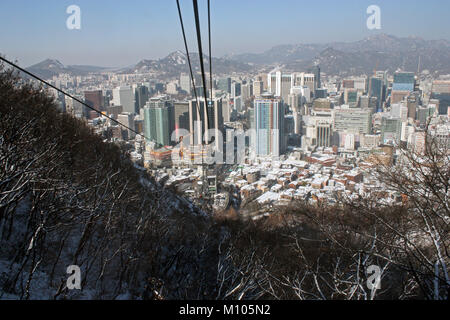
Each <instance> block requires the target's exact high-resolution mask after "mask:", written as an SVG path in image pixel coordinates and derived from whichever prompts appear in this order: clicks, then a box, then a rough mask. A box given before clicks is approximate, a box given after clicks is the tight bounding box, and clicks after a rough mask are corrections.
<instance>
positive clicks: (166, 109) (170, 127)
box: [144, 96, 175, 146]
mask: <svg viewBox="0 0 450 320" xmlns="http://www.w3.org/2000/svg"><path fill="white" fill-rule="evenodd" d="M174 127H175V121H174V108H173V102H172V101H170V100H168V99H167V98H166V97H163V96H160V97H155V98H151V99H150V100H149V101H148V102H147V104H146V106H145V107H144V133H145V137H146V139H147V142H154V143H155V144H156V145H157V146H168V145H170V144H171V135H172V133H173V131H174Z"/></svg>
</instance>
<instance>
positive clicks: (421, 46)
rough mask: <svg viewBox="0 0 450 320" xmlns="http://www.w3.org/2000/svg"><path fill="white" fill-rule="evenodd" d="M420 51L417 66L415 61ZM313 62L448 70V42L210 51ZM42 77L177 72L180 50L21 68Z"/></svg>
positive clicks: (182, 66) (390, 40) (388, 40)
mask: <svg viewBox="0 0 450 320" xmlns="http://www.w3.org/2000/svg"><path fill="white" fill-rule="evenodd" d="M419 57H420V66H419ZM190 58H191V63H192V68H193V70H194V72H195V73H197V72H200V63H199V55H198V53H190ZM203 58H204V65H205V70H206V71H209V57H208V56H207V55H204V57H203ZM316 64H319V65H320V67H321V69H322V71H323V72H325V73H328V74H361V73H370V72H372V71H373V70H374V69H375V68H378V69H380V70H388V71H390V72H394V71H395V70H397V69H398V68H401V69H403V70H408V71H416V70H417V69H418V67H420V69H421V70H425V69H427V70H429V71H430V72H437V73H440V74H443V73H447V74H448V73H450V42H449V41H448V40H424V39H422V38H419V37H407V38H400V37H395V36H392V35H387V34H377V35H373V36H370V37H367V38H365V39H363V40H359V41H354V42H332V43H327V44H293V45H279V46H275V47H273V48H271V49H269V50H267V51H265V52H263V53H245V54H237V55H225V56H224V57H222V58H217V57H213V58H212V66H213V74H216V75H221V74H231V73H234V72H236V73H246V72H253V71H256V70H257V69H261V68H263V67H269V66H273V65H277V66H280V67H282V68H283V69H285V70H306V69H307V68H309V67H311V66H313V65H316ZM27 70H28V71H30V72H33V73H36V74H38V75H39V76H41V77H44V78H51V77H53V76H54V75H58V74H61V73H68V74H70V75H87V74H89V73H98V72H104V71H114V72H118V73H155V74H158V77H160V78H161V79H164V78H166V79H169V78H174V77H178V76H179V74H180V73H188V72H189V67H188V61H187V57H186V54H185V53H183V52H181V51H175V52H172V53H170V54H169V55H167V56H166V57H164V58H161V59H153V60H152V59H143V60H141V61H139V62H138V63H137V64H135V65H132V66H130V67H126V68H122V69H113V68H104V67H96V66H82V65H80V66H77V65H70V66H65V65H63V64H62V63H61V62H60V61H58V60H55V59H47V60H45V61H42V62H40V63H38V64H35V65H33V66H31V67H29V68H28V69H27Z"/></svg>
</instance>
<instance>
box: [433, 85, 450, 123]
mask: <svg viewBox="0 0 450 320" xmlns="http://www.w3.org/2000/svg"><path fill="white" fill-rule="evenodd" d="M431 98H432V99H436V100H439V110H438V112H439V114H441V115H445V114H447V112H448V108H449V107H450V81H442V80H438V81H433V87H432V89H431Z"/></svg>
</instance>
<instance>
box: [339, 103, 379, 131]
mask: <svg viewBox="0 0 450 320" xmlns="http://www.w3.org/2000/svg"><path fill="white" fill-rule="evenodd" d="M333 112H334V131H337V132H350V133H359V134H370V133H371V130H372V111H371V110H368V109H366V110H362V109H354V108H350V109H339V108H338V109H334V110H333Z"/></svg>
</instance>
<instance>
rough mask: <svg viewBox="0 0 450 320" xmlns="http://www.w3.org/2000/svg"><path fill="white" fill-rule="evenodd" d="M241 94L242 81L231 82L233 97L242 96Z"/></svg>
mask: <svg viewBox="0 0 450 320" xmlns="http://www.w3.org/2000/svg"><path fill="white" fill-rule="evenodd" d="M240 96H241V83H240V82H233V83H232V84H231V97H232V98H235V97H240Z"/></svg>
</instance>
